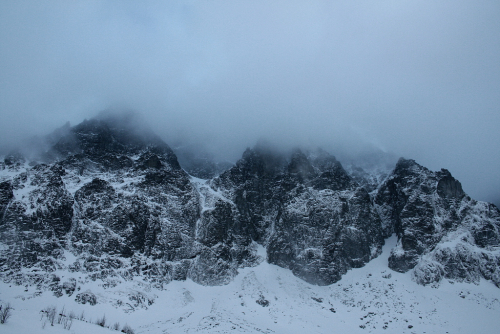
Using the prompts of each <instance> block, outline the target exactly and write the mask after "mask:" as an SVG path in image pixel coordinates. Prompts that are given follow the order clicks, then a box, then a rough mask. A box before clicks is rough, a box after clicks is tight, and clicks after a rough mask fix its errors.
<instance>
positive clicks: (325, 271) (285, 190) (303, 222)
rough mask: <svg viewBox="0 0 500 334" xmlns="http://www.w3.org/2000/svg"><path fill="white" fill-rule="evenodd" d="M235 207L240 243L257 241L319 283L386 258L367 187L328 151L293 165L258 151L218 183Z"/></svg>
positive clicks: (272, 257)
mask: <svg viewBox="0 0 500 334" xmlns="http://www.w3.org/2000/svg"><path fill="white" fill-rule="evenodd" d="M212 185H213V187H214V188H216V189H220V190H221V191H222V192H223V193H224V194H225V196H226V197H227V198H231V199H232V201H233V202H234V203H235V206H236V211H237V217H238V228H237V229H236V230H235V231H234V233H236V234H237V235H238V238H239V239H240V240H245V239H247V241H246V242H247V243H248V242H249V240H248V239H250V238H251V240H255V241H257V242H259V243H261V244H263V245H264V246H266V249H267V260H268V261H269V262H270V263H274V264H277V265H279V266H281V267H285V268H289V269H291V270H292V271H293V273H294V274H295V275H297V276H299V277H301V278H303V279H304V280H306V281H308V282H310V283H314V284H321V285H323V284H331V283H333V282H336V281H338V280H339V279H340V277H341V276H342V275H343V274H344V273H345V272H346V271H347V270H349V269H350V268H354V267H360V266H362V265H363V264H365V263H366V262H368V261H369V260H371V259H372V258H373V257H375V256H377V255H378V254H379V253H380V250H381V246H382V244H383V237H382V231H381V228H380V226H381V224H380V219H379V217H378V215H377V214H376V212H375V211H374V209H373V206H372V204H371V201H370V197H369V195H368V193H367V191H366V190H365V189H364V188H359V187H357V185H356V184H355V183H354V182H352V181H351V179H350V177H349V176H348V175H347V174H346V172H345V171H344V170H343V168H342V166H341V165H340V163H339V162H338V161H337V160H335V158H334V157H333V156H330V155H328V154H327V153H325V152H320V154H318V155H312V156H309V157H307V156H306V155H305V154H304V153H302V152H300V151H295V152H293V154H292V155H291V157H289V159H287V158H286V157H285V156H283V155H280V154H279V153H276V152H272V151H269V150H267V149H266V148H264V147H256V148H255V149H253V150H247V151H246V152H245V153H244V154H243V158H242V159H241V160H240V161H239V162H238V163H237V164H236V166H235V167H234V168H232V169H230V170H229V171H227V172H225V173H224V174H222V175H221V176H220V177H219V178H216V179H215V180H213V182H212Z"/></svg>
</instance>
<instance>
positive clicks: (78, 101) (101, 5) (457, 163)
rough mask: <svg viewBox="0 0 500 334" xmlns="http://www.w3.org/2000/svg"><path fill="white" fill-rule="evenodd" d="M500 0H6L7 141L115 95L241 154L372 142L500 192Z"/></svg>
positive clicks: (158, 121)
mask: <svg viewBox="0 0 500 334" xmlns="http://www.w3.org/2000/svg"><path fill="white" fill-rule="evenodd" d="M499 18H500V1H498V0H491V1H486V0H485V1H482V0H474V1H464V0H450V1H439V0H418V1H417V0H392V1H389V0H381V1H363V0H360V1H352V0H349V1H347V0H346V1H333V0H332V1H310V0H308V1H290V0H288V1H255V0H252V1H250V0H248V1H217V0H213V1H132V0H130V1H118V0H114V1H111V0H110V1H92V0H86V1H66V0H63V1H49V0H48V1H20V0H4V1H0V116H1V117H0V119H1V120H0V143H2V144H6V143H12V142H16V141H19V140H20V139H21V138H22V137H24V136H27V135H32V134H44V133H46V132H48V131H51V130H53V129H54V128H55V127H59V126H61V125H62V124H64V123H65V122H66V121H70V122H71V123H72V124H77V123H78V122H80V121H82V120H83V119H84V118H90V117H92V116H93V115H95V114H96V113H97V112H98V111H100V110H102V109H105V108H108V107H110V106H120V107H126V108H132V109H136V110H138V111H140V112H141V113H143V114H144V115H145V116H146V118H147V119H148V120H149V122H150V123H151V125H152V126H153V128H154V130H155V131H157V133H158V134H159V135H161V136H163V137H164V138H166V139H167V140H173V138H175V137H177V136H188V137H190V138H191V140H193V141H201V142H203V143H204V144H205V145H206V146H208V147H210V148H211V149H213V150H215V149H216V153H217V154H220V155H221V156H227V157H229V158H230V159H236V157H237V156H240V155H241V153H242V152H243V150H244V149H245V148H246V147H247V146H253V145H254V143H255V142H256V141H257V140H258V138H260V137H262V136H266V137H268V138H270V139H271V140H275V141H277V142H287V143H301V144H306V145H321V146H324V147H326V148H327V149H328V150H329V151H330V152H331V153H334V154H335V148H336V147H338V148H340V147H343V148H344V149H345V148H346V147H348V148H352V150H358V149H359V148H360V147H361V146H362V144H363V143H368V144H370V145H374V146H376V147H378V148H380V149H382V150H385V151H388V152H394V153H395V154H397V155H400V156H404V157H406V158H413V159H416V160H417V162H419V163H421V164H423V165H424V166H426V167H428V168H430V169H432V170H438V169H440V168H447V169H449V170H450V171H451V172H452V174H453V175H454V176H455V177H456V178H458V179H459V180H460V181H462V184H463V187H464V190H465V191H466V192H468V193H469V194H470V195H472V196H473V197H475V198H477V199H482V200H490V201H496V202H497V203H499V202H500V173H499V171H500V131H499V125H500V19H499Z"/></svg>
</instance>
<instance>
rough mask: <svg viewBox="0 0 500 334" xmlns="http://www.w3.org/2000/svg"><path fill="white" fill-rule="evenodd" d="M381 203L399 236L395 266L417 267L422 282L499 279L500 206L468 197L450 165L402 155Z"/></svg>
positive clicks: (389, 230)
mask: <svg viewBox="0 0 500 334" xmlns="http://www.w3.org/2000/svg"><path fill="white" fill-rule="evenodd" d="M375 203H376V205H377V208H378V211H379V213H380V216H381V218H382V221H383V226H384V231H385V233H386V235H388V234H390V233H392V232H395V233H396V234H397V236H398V245H397V247H396V248H395V249H393V250H392V252H391V256H390V257H389V267H390V268H391V269H393V270H396V271H399V272H407V271H409V270H412V269H413V275H414V278H415V279H416V281H417V282H419V283H422V284H429V283H436V282H439V281H440V280H441V279H443V278H448V279H457V280H460V281H469V282H478V281H479V279H480V278H485V279H488V280H492V281H493V282H494V283H495V284H497V285H499V264H500V250H499V246H500V234H499V230H500V211H499V210H498V208H497V207H496V206H494V205H493V204H488V203H484V202H477V201H475V200H472V199H471V198H470V197H468V196H467V195H466V194H465V193H464V191H463V190H462V186H461V184H460V182H459V181H457V180H456V179H455V178H453V176H451V174H450V172H449V171H447V170H445V169H442V170H441V171H438V172H432V171H429V170H428V169H427V168H425V167H422V166H420V165H419V164H417V163H416V162H415V161H413V160H405V159H400V160H399V162H398V163H397V165H396V167H395V169H394V171H393V173H392V174H391V175H390V177H389V178H388V179H387V180H386V181H385V183H384V184H382V185H381V187H380V188H379V190H378V193H377V195H376V197H375Z"/></svg>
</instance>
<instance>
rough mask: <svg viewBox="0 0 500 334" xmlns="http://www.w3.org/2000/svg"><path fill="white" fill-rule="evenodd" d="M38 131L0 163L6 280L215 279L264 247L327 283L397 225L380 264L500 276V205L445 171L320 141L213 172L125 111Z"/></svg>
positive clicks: (1, 259)
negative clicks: (379, 160)
mask: <svg viewBox="0 0 500 334" xmlns="http://www.w3.org/2000/svg"><path fill="white" fill-rule="evenodd" d="M46 142H47V143H51V144H50V145H49V147H48V149H47V150H45V151H44V152H43V153H42V154H39V158H37V159H36V160H32V159H30V158H29V157H25V156H23V155H22V154H21V153H19V152H17V153H16V152H13V153H12V154H9V155H8V156H6V157H5V158H4V161H3V162H1V163H0V244H1V247H0V277H1V278H2V279H3V280H5V281H9V282H14V283H16V284H37V285H39V286H40V287H45V288H48V289H51V290H53V291H54V293H56V294H60V293H61V291H63V286H64V284H66V285H67V286H69V285H71V286H72V284H73V283H74V282H60V281H59V278H58V277H56V276H57V275H55V272H56V271H58V270H67V271H72V272H78V273H81V277H82V279H83V280H100V281H102V282H103V284H106V285H109V286H114V285H117V284H120V282H123V281H126V280H130V279H133V278H138V279H141V280H143V281H145V282H147V283H148V284H152V285H153V286H155V287H159V288H162V287H164V286H165V284H168V283H169V282H171V281H172V280H185V279H187V278H190V279H192V280H193V281H195V282H197V283H199V284H204V285H220V284H226V283H228V282H230V281H231V280H232V279H233V277H234V276H235V275H237V274H238V270H239V269H240V268H243V267H248V266H255V265H257V264H259V263H260V262H261V261H263V260H264V257H265V260H267V261H268V262H269V263H272V264H276V265H278V266H281V267H283V268H287V269H289V270H291V271H292V272H293V273H294V274H295V275H296V276H298V277H300V278H302V279H304V280H305V281H307V282H309V283H313V284H318V285H327V284H332V283H334V282H336V281H338V280H339V279H340V278H341V277H342V275H344V274H345V273H346V272H347V271H348V270H350V269H351V268H357V267H361V266H364V265H365V264H366V263H367V262H368V261H370V260H372V259H373V258H375V257H377V256H378V255H379V254H380V252H381V247H382V245H383V244H384V240H385V239H386V238H387V237H389V236H391V235H392V234H394V233H395V234H396V235H397V237H398V244H397V246H396V247H395V248H394V249H393V250H392V253H391V256H390V257H389V263H388V265H389V267H390V268H391V269H393V270H396V271H399V272H407V271H410V270H411V271H412V273H413V276H414V278H415V280H416V281H417V282H418V283H421V284H429V283H431V284H437V283H439V281H440V280H442V279H443V278H447V279H454V280H461V281H469V282H477V281H479V280H480V279H481V278H484V279H488V280H491V281H492V282H494V283H495V284H497V285H500V272H499V268H500V254H499V252H500V251H499V249H500V234H499V231H500V212H499V210H498V208H496V207H495V206H494V205H492V204H488V203H484V202H477V201H475V200H473V199H471V198H470V197H468V196H467V195H466V194H465V193H464V191H463V189H462V186H461V184H460V182H459V181H457V180H456V179H455V178H453V176H452V175H451V174H450V173H449V172H448V171H447V170H444V169H443V170H441V171H438V172H432V171H430V170H428V169H426V168H425V167H423V166H420V165H419V164H417V163H416V162H415V161H413V160H406V159H400V160H399V162H398V163H397V164H396V166H395V168H394V169H393V171H392V172H391V173H390V174H389V175H387V174H386V172H385V169H384V168H385V167H384V168H382V169H377V168H372V169H370V166H369V164H365V165H363V168H361V167H359V168H358V167H355V166H354V165H351V166H350V167H349V169H348V171H349V172H347V171H346V170H345V169H344V168H343V166H342V164H341V163H340V162H339V161H338V160H337V159H336V158H335V157H334V156H332V155H330V154H328V153H327V152H325V151H322V150H316V151H301V150H299V149H295V150H293V151H291V152H287V153H285V152H281V151H279V150H276V149H273V148H272V147H271V146H270V145H266V144H265V143H262V142H260V143H258V144H257V145H256V146H255V147H254V148H251V149H247V150H246V151H245V152H244V153H243V155H242V158H241V159H240V160H239V161H238V162H237V163H236V164H235V165H234V166H232V167H230V168H228V169H226V170H225V171H224V172H222V173H221V174H219V175H218V176H215V177H212V176H213V175H215V174H211V173H213V172H214V169H213V168H212V167H213V166H212V165H210V163H209V166H208V167H207V168H206V169H205V168H202V167H203V165H204V164H203V163H201V162H200V161H199V160H197V158H195V159H194V160H193V159H191V162H189V161H188V160H189V159H187V160H185V161H184V163H185V166H186V164H189V163H191V167H192V168H193V169H192V170H197V171H198V172H199V173H198V174H197V176H198V177H195V176H193V175H189V174H188V173H187V172H186V171H185V169H183V168H181V165H180V164H179V162H178V160H177V156H176V154H175V153H174V152H173V150H172V149H171V148H170V147H169V146H168V145H167V144H166V143H164V142H163V141H162V140H161V139H160V138H159V137H158V136H156V135H154V134H153V133H151V131H150V130H149V129H148V127H147V126H146V125H144V124H143V123H141V121H140V119H138V118H137V117H136V116H135V115H133V114H127V113H126V114H122V115H118V114H115V113H109V112H108V113H103V114H101V115H99V116H98V117H96V118H93V119H90V120H86V121H84V122H82V123H81V124H78V125H76V126H74V127H71V126H69V124H67V125H66V126H64V127H63V128H61V129H59V130H57V131H55V132H54V133H53V134H52V135H50V136H49V137H48V139H47V141H46ZM40 161H43V162H44V163H40ZM196 166H200V168H198V167H196ZM353 166H354V167H353ZM379 172H380V173H379ZM217 173H219V172H217ZM210 177H211V178H210ZM207 178H208V179H207ZM69 259H71V261H70V260H69Z"/></svg>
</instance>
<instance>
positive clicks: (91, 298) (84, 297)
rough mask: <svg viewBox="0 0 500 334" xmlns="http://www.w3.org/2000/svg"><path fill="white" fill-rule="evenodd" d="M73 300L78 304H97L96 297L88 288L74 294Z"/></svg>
mask: <svg viewBox="0 0 500 334" xmlns="http://www.w3.org/2000/svg"><path fill="white" fill-rule="evenodd" d="M75 301H76V302H77V303H80V304H87V303H89V304H90V305H92V306H94V305H96V304H97V297H96V296H95V295H94V294H93V293H92V292H90V291H89V290H87V291H85V292H81V293H79V294H77V295H76V298H75Z"/></svg>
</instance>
